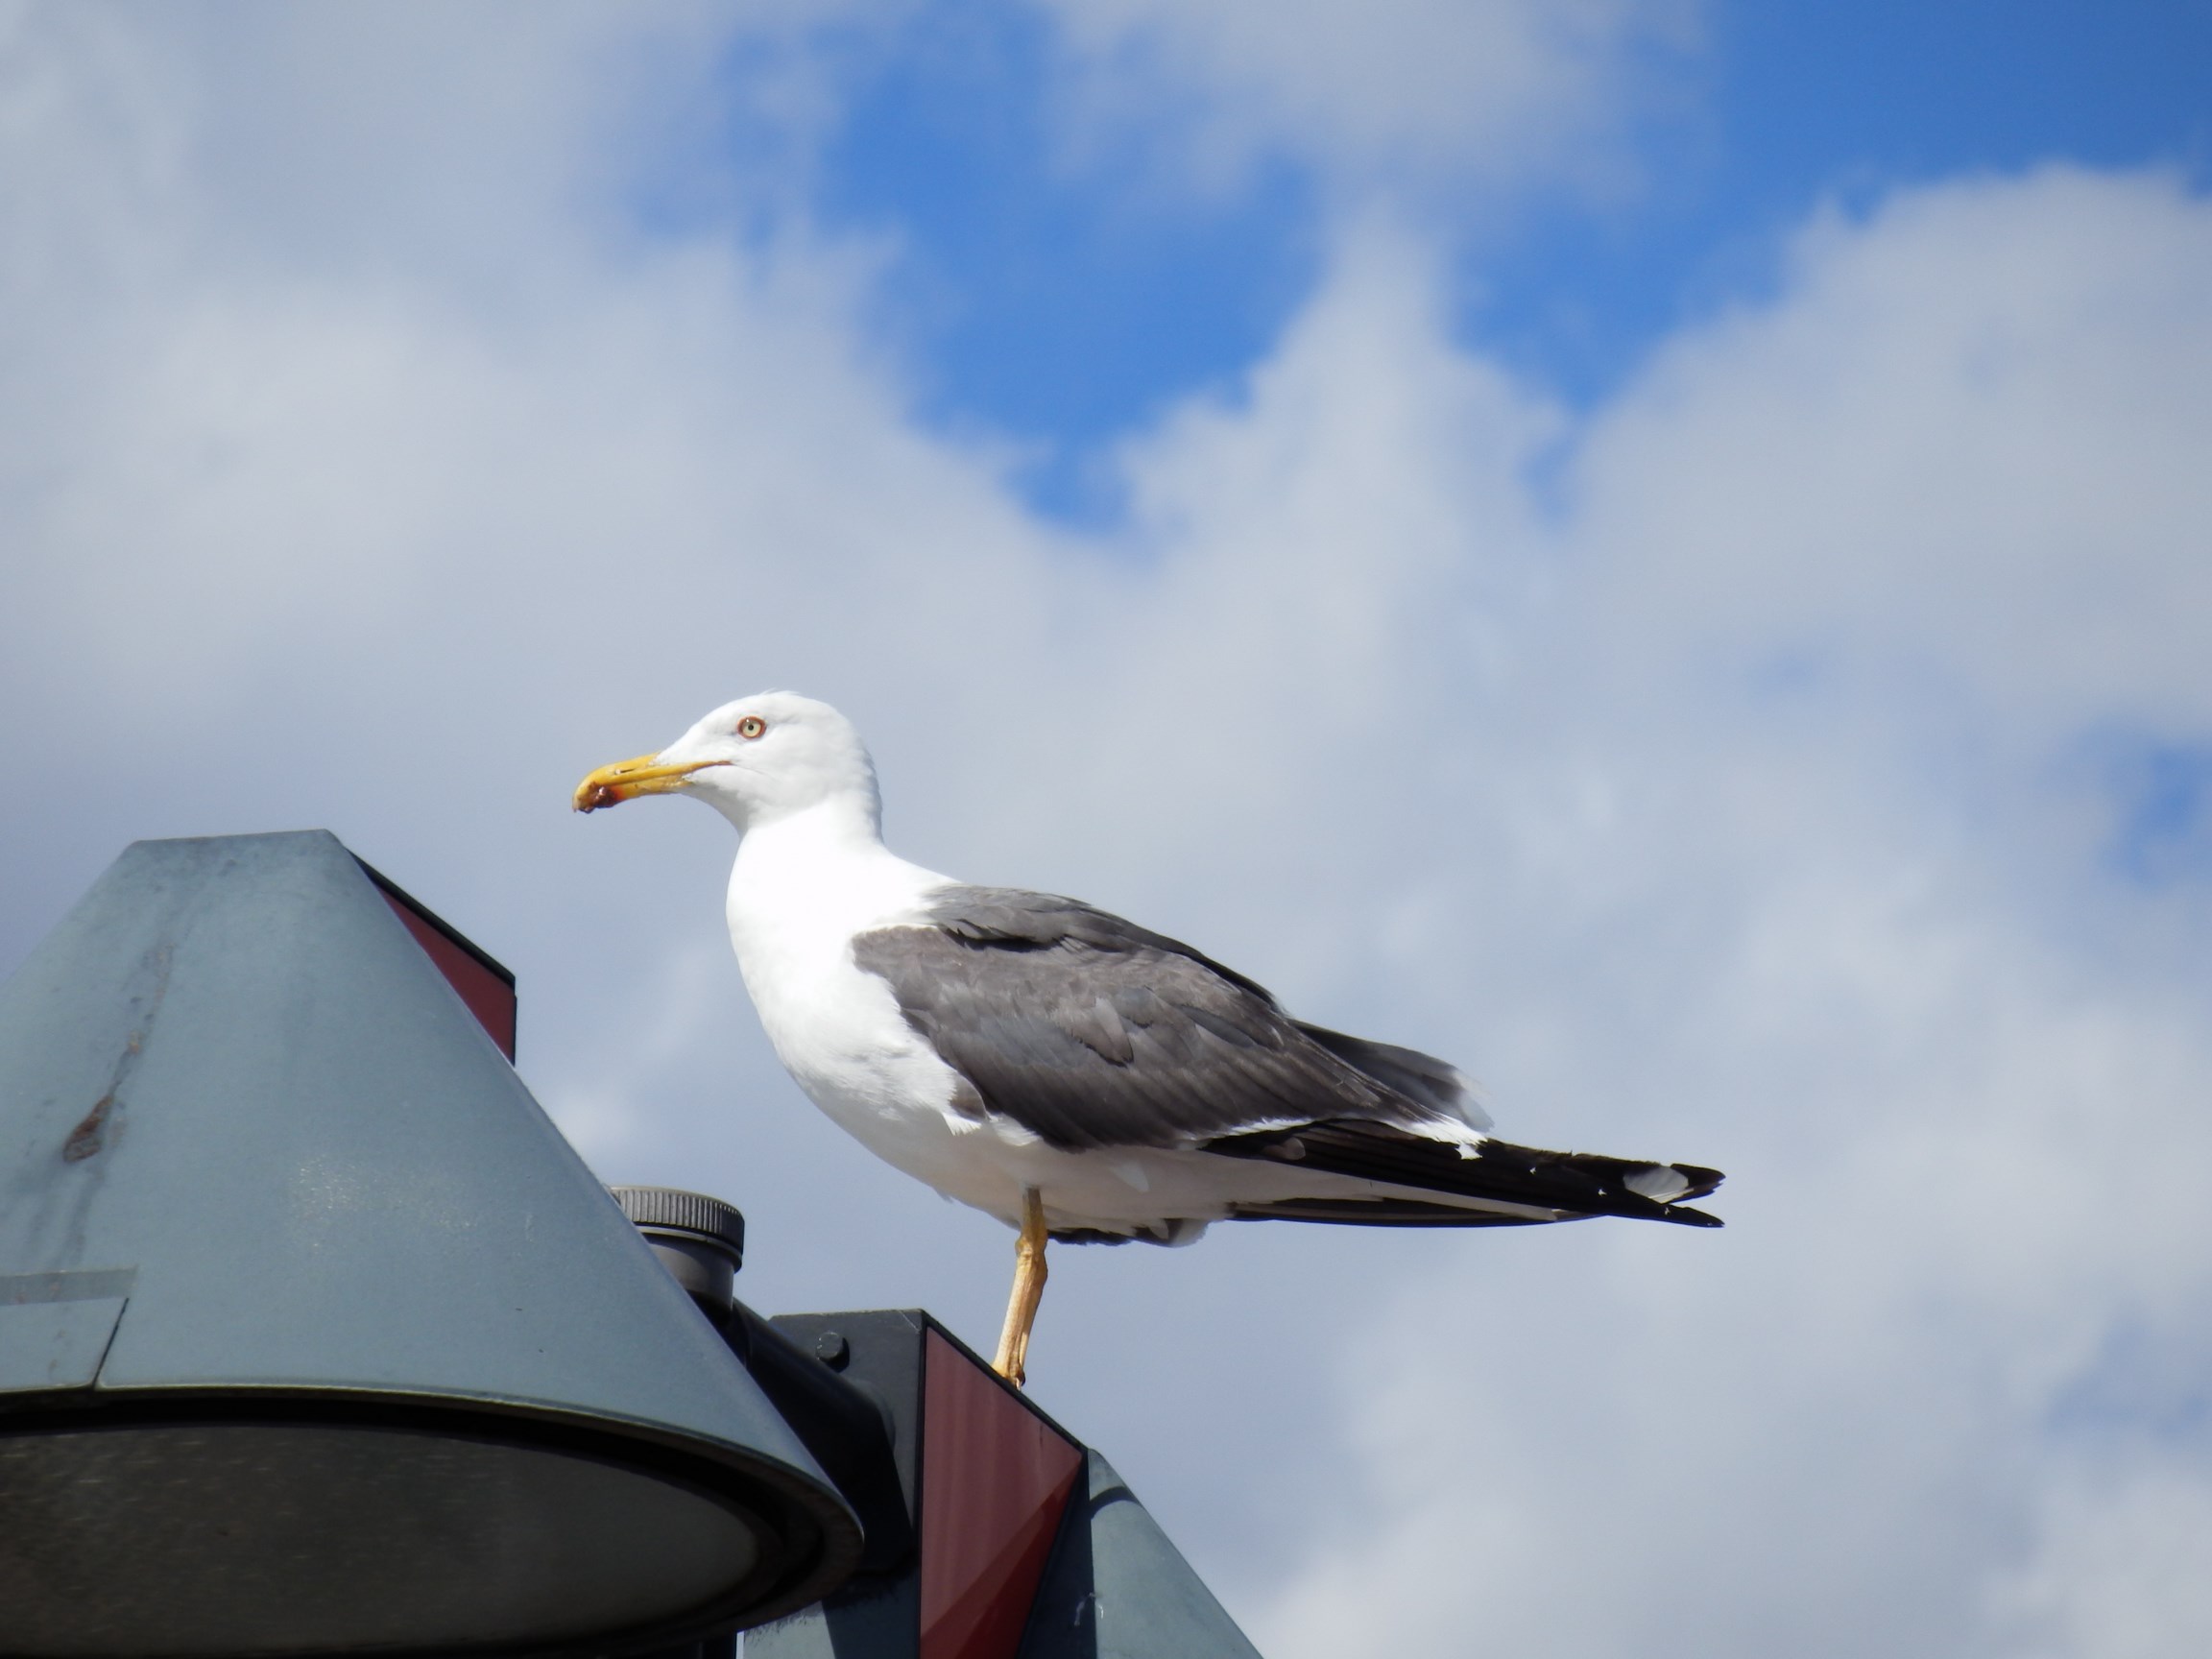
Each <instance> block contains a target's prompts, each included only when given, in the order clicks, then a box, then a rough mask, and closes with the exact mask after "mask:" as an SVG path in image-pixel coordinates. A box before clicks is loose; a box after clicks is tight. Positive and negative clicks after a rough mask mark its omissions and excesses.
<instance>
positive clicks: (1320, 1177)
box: [575, 691, 1721, 1385]
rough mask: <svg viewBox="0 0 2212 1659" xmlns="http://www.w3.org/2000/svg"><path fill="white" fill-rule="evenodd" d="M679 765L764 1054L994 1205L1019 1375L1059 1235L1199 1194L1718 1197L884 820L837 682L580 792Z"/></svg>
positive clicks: (1670, 1167) (1145, 1216) (611, 772)
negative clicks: (716, 855)
mask: <svg viewBox="0 0 2212 1659" xmlns="http://www.w3.org/2000/svg"><path fill="white" fill-rule="evenodd" d="M639 795H689V796H693V797H696V798H697V799H699V800H701V801H704V802H706V803H707V804H708V805H710V806H712V807H713V808H714V809H715V810H716V811H718V812H720V813H721V814H722V815H723V816H724V817H725V818H727V819H729V821H730V822H731V824H732V825H733V826H734V827H735V829H736V830H737V834H738V843H737V856H736V862H735V864H734V865H733V867H732V869H731V872H730V891H729V903H728V916H729V923H730V940H731V944H732V945H733V947H734V948H735V950H736V953H737V965H738V968H739V970H740V972H741V973H742V974H743V976H744V980H745V989H746V991H747V992H748V993H749V994H750V995H751V997H752V998H753V1003H754V1006H755V1007H756V1008H757V1010H758V1011H759V1015H760V1023H761V1025H762V1027H763V1028H764V1029H765V1030H766V1032H767V1035H768V1040H769V1042H770V1043H771V1044H772V1045H773V1046H775V1049H776V1054H777V1057H778V1058H779V1059H780V1060H781V1061H782V1063H783V1065H784V1067H785V1069H786V1070H789V1072H790V1073H791V1075H792V1077H793V1079H794V1080H795V1081H796V1082H797V1083H798V1085H799V1087H800V1088H801V1089H802V1090H804V1091H805V1094H807V1095H808V1097H809V1098H811V1099H812V1100H813V1102H814V1103H815V1104H816V1105H817V1106H819V1107H820V1108H821V1109H822V1110H823V1111H824V1112H825V1113H827V1114H828V1115H829V1118H831V1119H832V1120H834V1121H835V1122H836V1123H837V1124H839V1125H840V1126H841V1127H843V1128H844V1129H845V1130H847V1131H848V1132H849V1133H851V1134H852V1135H853V1136H854V1138H855V1139H856V1140H858V1141H859V1142H861V1143H862V1144H863V1145H865V1146H866V1147H868V1149H869V1150H870V1151H872V1152H874V1153H876V1154H877V1155H878V1157H880V1158H882V1159H884V1160H885V1161H886V1162H888V1163H890V1164H892V1165H894V1166H897V1167H899V1168H900V1169H902V1170H904V1171H905V1172H906V1173H907V1174H909V1175H912V1176H914V1177H915V1178H917V1179H918V1180H922V1181H925V1182H927V1183H928V1184H929V1185H930V1186H931V1187H934V1188H935V1189H936V1190H938V1191H939V1192H942V1193H944V1194H945V1195H946V1196H947V1197H949V1198H953V1199H957V1200H958V1201H960V1202H961V1203H963V1204H968V1205H972V1206H974V1208H975V1209H977V1210H981V1211H983V1212H985V1213H986V1214H991V1215H996V1216H997V1217H998V1219H999V1220H1001V1221H1003V1222H1005V1223H1006V1224H1007V1225H1009V1226H1010V1227H1013V1228H1014V1229H1015V1230H1016V1233H1017V1242H1016V1245H1015V1270H1014V1288H1013V1293H1012V1295H1011V1297H1010V1298H1009V1299H1008V1304H1007V1310H1006V1321H1005V1326H1004V1329H1003V1331H1002V1332H1001V1334H1000V1336H999V1341H998V1357H997V1359H996V1361H995V1364H996V1368H997V1370H998V1373H999V1375H1000V1376H1002V1377H1004V1378H1006V1379H1007V1380H1008V1381H1009V1382H1011V1383H1015V1384H1017V1385H1019V1384H1020V1383H1022V1380H1023V1375H1024V1371H1025V1369H1026V1365H1027V1358H1028V1350H1029V1334H1030V1330H1031V1328H1032V1326H1033V1325H1034V1324H1035V1321H1036V1317H1037V1309H1038V1305H1039V1302H1040V1300H1041V1299H1042V1297H1043V1295H1044V1291H1045V1249H1046V1241H1047V1240H1048V1239H1051V1240H1059V1241H1061V1242H1064V1243H1120V1242H1125V1241H1128V1240H1131V1239H1142V1240H1148V1241H1150V1242H1153V1243H1158V1244H1188V1243H1190V1242H1191V1241H1192V1240H1193V1239H1195V1238H1197V1237H1198V1236H1199V1235H1200V1234H1201V1233H1203V1232H1204V1231H1205V1230H1206V1228H1207V1226H1208V1224H1209V1223H1211V1222H1214V1221H1222V1220H1235V1221H1250V1220H1289V1221H1320V1222H1349V1223H1359V1224H1365V1225H1369V1226H1387V1227H1492V1226H1524V1225H1529V1224H1534V1223H1542V1222H1551V1221H1572V1220H1579V1219H1581V1218H1583V1217H1586V1216H1594V1215H1625V1216H1633V1217H1637V1218H1641V1219H1645V1220H1652V1221H1672V1222H1679V1223H1684V1224H1687V1225H1690V1226H1695V1227H1718V1226H1719V1225H1720V1223H1719V1220H1718V1219H1717V1218H1716V1217H1714V1216H1712V1215H1709V1214H1704V1213H1703V1212H1701V1211H1697V1210H1693V1209H1690V1208H1688V1207H1687V1204H1686V1202H1685V1201H1686V1200H1689V1199H1693V1198H1698V1197H1702V1196H1703V1195H1704V1194H1706V1193H1708V1192H1710V1191H1712V1190H1714V1189H1715V1188H1716V1187H1718V1186H1719V1184H1720V1179H1721V1177H1720V1172H1719V1170H1717V1169H1707V1168H1702V1167H1700V1166H1696V1165H1692V1164H1663V1163H1655V1162H1648V1161H1639V1160H1635V1159H1625V1158H1606V1157H1599V1156H1597V1155H1594V1154H1590V1153H1581V1152H1546V1151H1540V1150H1538V1149H1536V1148H1533V1147H1528V1146H1517V1145H1513V1144H1510V1143H1508V1142H1503V1141H1499V1140H1496V1139H1494V1138H1493V1137H1492V1136H1491V1135H1490V1133H1489V1130H1490V1127H1491V1125H1490V1119H1489V1117H1488V1116H1487V1114H1485V1113H1484V1112H1483V1111H1482V1109H1481V1107H1480V1106H1479V1104H1478V1103H1477V1102H1476V1100H1475V1098H1474V1095H1473V1094H1472V1092H1471V1090H1470V1089H1469V1086H1468V1084H1467V1082H1466V1080H1465V1079H1464V1078H1462V1077H1461V1076H1460V1074H1459V1072H1458V1071H1457V1070H1455V1069H1454V1068H1453V1067H1452V1066H1450V1065H1448V1064H1447V1063H1446V1062H1444V1061H1442V1060H1438V1059H1434V1058H1432V1057H1431V1056H1430V1055H1427V1054H1422V1053H1417V1052H1416V1051H1414V1050H1413V1049H1410V1048H1401V1047H1398V1046H1394V1045H1391V1044H1388V1043H1375V1042H1370V1041H1368V1040H1366V1039H1364V1038H1359V1037H1347V1036H1345V1035H1344V1034H1343V1033H1341V1032H1337V1031H1330V1030H1325V1029H1323V1028H1322V1027H1320V1026H1318V1025H1310V1024H1307V1023H1306V1022H1303V1021H1298V1020H1293V1019H1292V1018H1291V1017H1290V1016H1289V1015H1288V1014H1286V1013H1285V1012H1284V1010H1283V1009H1282V1007H1281V1006H1280V1005H1279V1004H1278V1003H1277V1002H1276V1000H1275V998H1273V997H1272V996H1270V995H1269V994H1268V993H1267V992H1266V991H1265V990H1263V989H1262V987H1261V986H1260V985H1258V984H1257V983H1255V982H1254V981H1253V980H1250V979H1247V978H1246V977H1245V976H1244V975H1243V974H1239V973H1237V972H1236V971H1235V970H1234V969H1231V968H1226V967H1224V966H1222V964H1220V963H1218V962H1216V961H1214V959H1213V958H1212V957H1210V956H1207V955H1204V954H1203V953H1201V952H1200V951H1197V950H1192V949H1191V948H1190V946H1188V945H1185V944H1182V943H1180V942H1179V941H1177V940H1174V939H1169V938H1167V937H1166V936H1165V935H1163V934H1159V933H1154V932H1151V931H1150V930H1148V929H1146V928H1143V927H1140V926H1137V925H1136V924H1135V923H1133V922H1125V921H1123V920H1122V919H1121V918H1120V917H1118V916H1114V915H1110V914H1108V913H1107V912H1106V911H1104V910H1100V909H1098V908H1096V907H1095V906H1093V905H1090V904H1086V903H1083V902H1081V901H1079V900H1074V899H1062V898H1056V897H1054V896H1052V895H1050V894H1046V893H1031V892H1026V891H1023V890H1022V889H1019V888H1012V887H977V886H972V885H970V884H969V883H967V882H963V881H957V880H954V879H953V878H951V877H950V876H940V875H938V874H936V873H935V872H934V871H930V870H925V869H923V868H922V867H921V866H920V865H917V864H911V863H908V862H907V861H906V860H905V859H903V858H901V857H900V856H898V855H897V854H894V853H892V852H891V851H890V850H889V849H888V848H887V847H885V846H884V845H883V835H882V807H881V801H880V798H879V796H878V790H877V785H876V768H875V764H874V762H873V761H872V760H871V759H870V758H869V755H868V751H867V748H866V747H865V746H864V745H863V744H862V742H861V740H860V734H859V733H858V732H856V731H855V730H854V726H853V723H852V722H851V721H849V720H847V719H846V718H845V716H844V715H842V714H840V713H838V712H837V710H836V709H832V708H830V707H829V705H828V704H827V703H820V702H816V701H815V700H814V699H812V698H809V697H802V696H799V695H797V694H796V693H793V692H789V691H768V692H763V693H761V694H759V695H757V696H753V697H745V698H741V699H739V700H738V701H736V702H734V703H728V704H725V705H724V706H723V707H721V708H719V709H715V710H714V711H713V712H712V713H711V714H709V715H707V716H706V717H705V718H704V719H702V720H700V721H699V722H698V723H697V724H696V725H694V726H693V727H692V728H691V729H690V730H689V731H688V732H686V733H684V735H683V736H681V737H679V738H677V740H676V741H675V742H673V743H671V744H669V745H668V747H667V748H665V749H662V750H661V751H660V752H659V753H657V754H653V755H640V756H638V757H636V758H634V759H630V760H621V761H617V762H615V763H614V764H613V765H610V766H602V767H601V768H599V770H597V771H596V772H593V773H591V774H590V775H589V777H587V778H586V779H585V780H584V781H583V782H582V783H580V784H579V785H578V786H577V788H576V793H575V806H576V809H577V810H578V811H580V812H591V811H595V810H597V809H599V808H601V807H605V806H613V805H618V804H619V803H621V802H624V801H628V800H631V799H632V798H633V797H636V796H639Z"/></svg>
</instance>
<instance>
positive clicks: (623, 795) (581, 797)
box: [576, 755, 730, 812]
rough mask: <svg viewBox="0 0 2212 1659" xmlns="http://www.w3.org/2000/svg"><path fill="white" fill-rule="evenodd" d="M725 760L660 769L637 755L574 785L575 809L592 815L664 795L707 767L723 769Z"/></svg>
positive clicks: (648, 758)
mask: <svg viewBox="0 0 2212 1659" xmlns="http://www.w3.org/2000/svg"><path fill="white" fill-rule="evenodd" d="M729 764H730V762H729V761H727V760H686V761H685V762H683V763H682V764H680V765H674V766H662V765H661V764H659V763H658V762H657V761H656V760H655V759H654V757H652V756H650V755H638V756H636V757H632V758H631V759H628V760H617V761H615V762H614V764H613V765H612V766H602V767H600V768H599V770H598V771H596V772H594V773H592V774H591V775H590V776H589V778H587V779H585V780H584V781H583V782H581V783H579V784H577V785H576V810H577V811H579V812H596V811H597V810H598V809H599V808H600V807H602V806H616V805H621V803H623V802H625V801H627V800H629V799H630V798H631V797H632V796H633V795H666V794H669V793H671V792H672V791H674V790H678V789H681V788H683V787H684V780H685V779H686V778H688V777H690V776H691V774H692V773H694V772H697V771H700V770H702V769H704V768H706V767H709V766H727V765H729Z"/></svg>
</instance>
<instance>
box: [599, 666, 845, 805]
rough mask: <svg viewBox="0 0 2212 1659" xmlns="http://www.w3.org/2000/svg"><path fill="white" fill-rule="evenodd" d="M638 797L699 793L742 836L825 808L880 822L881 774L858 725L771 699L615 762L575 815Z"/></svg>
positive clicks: (814, 705) (805, 703) (816, 708)
mask: <svg viewBox="0 0 2212 1659" xmlns="http://www.w3.org/2000/svg"><path fill="white" fill-rule="evenodd" d="M637 795H694V796H697V797H698V798H699V799H700V800H702V801H704V802H706V803H707V804H708V805H709V806H712V807H713V808H714V809H715V810H716V811H718V812H720V813H721V814H722V815H723V816H724V817H725V818H727V819H729V820H730V822H731V823H733V824H734V825H736V826H737V828H738V829H739V830H741V831H742V830H745V829H754V828H756V827H757V826H759V825H762V824H766V823H771V822H773V821H775V820H776V819H779V818H786V817H789V816H791V815H792V814H793V813H797V812H804V811H806V810H807V809H809V808H811V807H816V806H822V805H845V806H850V807H853V808H855V809H857V810H859V811H860V812H861V813H862V814H863V815H864V817H865V819H866V821H867V824H868V826H869V828H870V829H874V828H875V826H876V824H877V822H878V819H879V817H880V808H879V806H878V797H877V793H876V767H875V764H874V762H872V761H871V760H870V759H869V758H868V750H867V748H866V746H865V745H864V744H862V743H861V741H860V733H857V732H855V731H854V729H853V722H852V721H850V720H848V719H846V718H845V716H844V715H842V714H840V713H838V712H837V710H836V709H832V708H830V707H829V704H827V703H818V702H816V701H815V700H814V699H813V698H811V697H802V696H800V695H798V694H797V693H796V692H792V691H763V692H760V693H759V694H758V695H757V696H753V697H740V698H739V699H737V701H736V702H734V703H725V704H723V705H722V707H721V708H719V709H715V710H714V711H713V712H712V713H711V714H709V715H706V716H705V717H704V718H702V719H701V720H700V721H699V722H698V723H697V724H696V725H694V726H693V727H692V728H691V730H690V731H688V732H686V733H684V735H683V736H681V737H679V738H677V739H676V741H675V742H673V743H671V744H669V745H668V747H667V748H665V749H662V750H661V751H660V752H659V753H658V754H653V755H639V756H637V757H636V758H634V759H630V760H617V761H615V762H614V764H613V765H612V766H602V767H600V768H599V770H598V771H596V772H594V773H592V774H591V775H590V776H589V777H588V778H586V779H585V780H584V781H583V782H581V783H579V784H577V785H576V810H577V811H579V812H594V811H597V810H598V809H599V808H600V807H602V806H615V805H620V804H621V803H623V802H625V801H628V800H630V799H631V798H632V797H633V796H637Z"/></svg>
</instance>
